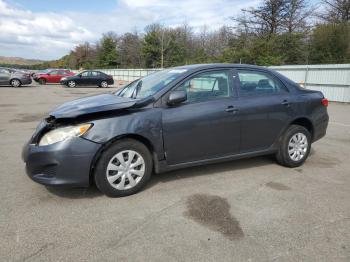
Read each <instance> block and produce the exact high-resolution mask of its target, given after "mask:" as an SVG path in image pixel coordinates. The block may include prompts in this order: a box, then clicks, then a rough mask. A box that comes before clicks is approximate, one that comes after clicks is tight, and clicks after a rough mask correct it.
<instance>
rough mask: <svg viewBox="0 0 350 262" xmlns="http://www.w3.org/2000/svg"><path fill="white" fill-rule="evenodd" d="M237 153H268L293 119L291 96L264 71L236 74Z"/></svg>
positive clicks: (239, 72)
mask: <svg viewBox="0 0 350 262" xmlns="http://www.w3.org/2000/svg"><path fill="white" fill-rule="evenodd" d="M237 75H238V80H239V81H238V82H239V102H238V105H237V106H238V107H239V114H240V118H241V147H240V152H241V153H245V152H252V151H259V150H264V149H268V148H269V147H270V146H271V145H272V144H273V143H274V142H275V140H276V139H277V138H278V136H279V134H280V132H281V131H282V129H283V128H284V127H285V125H286V123H288V122H289V121H290V120H291V118H292V115H293V113H292V112H293V110H292V107H291V105H292V104H293V101H292V96H291V95H290V93H289V90H288V88H287V87H286V86H284V84H283V83H282V82H281V81H280V80H279V79H277V78H276V77H275V76H273V75H271V74H270V73H268V72H266V71H259V70H237Z"/></svg>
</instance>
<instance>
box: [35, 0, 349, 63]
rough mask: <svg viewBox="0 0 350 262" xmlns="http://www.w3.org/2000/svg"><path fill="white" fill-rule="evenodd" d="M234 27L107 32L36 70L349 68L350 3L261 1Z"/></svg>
mask: <svg viewBox="0 0 350 262" xmlns="http://www.w3.org/2000/svg"><path fill="white" fill-rule="evenodd" d="M231 19H232V20H233V21H234V24H235V26H234V27H229V26H222V27H221V28H219V29H217V30H209V28H208V27H206V26H203V27H202V28H200V29H199V30H198V29H196V30H194V29H193V28H192V27H191V26H189V25H188V24H183V25H181V26H178V27H175V28H174V27H165V26H162V25H160V24H151V25H148V26H147V27H146V28H145V30H144V33H142V34H140V33H138V32H128V33H125V34H123V35H118V34H116V33H114V32H108V33H106V34H104V35H103V36H102V38H101V39H100V40H99V41H98V43H95V44H91V43H88V42H86V43H84V44H80V45H78V46H76V47H75V48H74V49H73V50H72V51H71V52H70V53H69V54H68V55H66V56H64V57H62V58H61V59H59V60H55V61H51V62H47V63H44V64H41V65H39V66H34V67H36V68H45V67H46V68H47V67H52V68H58V67H62V68H72V69H80V68H83V69H90V68H159V67H161V68H162V67H171V66H177V65H184V64H194V63H218V62H224V63H226V62H227V63H246V64H257V65H265V66H266V65H283V64H325V63H329V64H333V63H350V0H321V4H320V5H318V6H312V5H311V4H310V2H308V1H306V0H263V1H262V2H261V3H260V5H259V6H257V7H251V8H247V9H242V10H241V14H240V15H239V16H238V17H231Z"/></svg>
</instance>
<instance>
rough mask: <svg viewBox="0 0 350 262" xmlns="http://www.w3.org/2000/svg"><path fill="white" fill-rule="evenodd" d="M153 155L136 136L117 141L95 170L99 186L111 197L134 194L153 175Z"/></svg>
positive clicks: (106, 152) (103, 155)
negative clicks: (134, 138)
mask: <svg viewBox="0 0 350 262" xmlns="http://www.w3.org/2000/svg"><path fill="white" fill-rule="evenodd" d="M151 173H152V157H151V153H150V152H149V150H148V149H147V147H146V146H145V145H144V144H142V143H140V142H138V141H136V140H133V139H124V140H120V141H117V142H115V143H113V144H112V145H111V146H110V147H108V149H107V150H106V151H104V152H103V153H102V155H101V157H100V159H99V160H98V162H97V165H96V169H95V174H94V176H95V183H96V186H97V187H98V189H100V190H101V191H102V192H103V193H104V194H106V195H107V196H110V197H122V196H128V195H131V194H134V193H136V192H138V191H140V190H141V188H142V187H144V186H145V185H146V183H147V181H148V180H149V178H150V177H151Z"/></svg>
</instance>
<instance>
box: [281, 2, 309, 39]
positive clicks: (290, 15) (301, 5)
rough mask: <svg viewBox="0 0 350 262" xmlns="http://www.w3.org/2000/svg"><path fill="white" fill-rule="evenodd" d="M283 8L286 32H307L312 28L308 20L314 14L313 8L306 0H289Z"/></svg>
mask: <svg viewBox="0 0 350 262" xmlns="http://www.w3.org/2000/svg"><path fill="white" fill-rule="evenodd" d="M283 9H284V12H285V13H284V15H283V19H282V22H283V28H284V30H285V31H286V32H288V33H295V32H305V31H308V30H309V29H310V26H309V23H308V22H309V21H308V20H310V18H311V17H312V15H313V9H312V7H309V6H308V4H307V2H306V1H305V0H287V1H286V2H285V6H284V8H283Z"/></svg>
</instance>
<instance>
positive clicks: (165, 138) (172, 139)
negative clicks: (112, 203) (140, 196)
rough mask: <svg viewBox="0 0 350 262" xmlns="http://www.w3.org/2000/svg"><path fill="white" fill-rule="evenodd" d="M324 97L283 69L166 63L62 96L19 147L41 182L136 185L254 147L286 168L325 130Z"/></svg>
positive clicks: (123, 191)
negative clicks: (108, 88) (102, 90)
mask: <svg viewBox="0 0 350 262" xmlns="http://www.w3.org/2000/svg"><path fill="white" fill-rule="evenodd" d="M327 105H328V100H327V99H325V98H324V96H323V94H322V93H321V92H318V91H312V90H306V89H303V88H301V87H299V86H298V85H297V84H295V83H294V82H293V81H291V80H289V79H287V78H286V77H284V76H282V75H281V74H279V73H277V72H275V71H272V70H269V69H266V68H262V67H257V66H249V65H234V64H232V65H231V64H209V65H191V66H182V67H176V68H170V69H166V70H163V71H159V72H156V73H153V74H151V75H148V76H146V77H144V78H141V79H139V80H136V81H134V82H132V83H130V84H129V85H127V86H125V87H124V88H122V89H121V90H119V91H117V92H115V93H108V94H101V95H97V96H92V97H87V98H82V99H78V100H74V101H71V102H67V103H65V104H63V105H61V106H59V107H58V108H56V109H55V110H53V111H52V112H51V113H49V115H48V117H47V118H45V119H44V120H42V121H41V122H40V124H39V125H38V127H37V129H36V131H35V133H34V134H33V136H32V137H31V138H30V140H29V142H28V143H27V144H26V145H25V147H24V149H23V159H24V161H25V163H26V172H27V174H28V175H29V177H30V178H31V179H32V180H34V181H36V182H38V183H41V184H44V185H49V186H56V185H66V186H78V187H80V186H89V184H91V183H95V184H96V185H97V187H98V188H99V189H100V190H101V191H102V192H104V193H105V194H106V195H108V196H112V197H116V196H126V195H130V194H133V193H136V192H137V191H139V190H140V189H141V188H142V187H143V186H145V184H146V183H147V181H148V180H149V179H150V177H151V174H152V173H161V172H164V171H168V170H173V169H178V168H184V167H189V166H194V165H204V164H208V163H213V162H218V161H228V160H233V159H238V158H244V157H253V156H258V155H274V156H275V158H276V160H277V162H278V163H279V164H281V165H283V166H285V167H291V168H293V167H297V166H300V165H302V164H303V163H304V162H305V160H306V159H307V157H308V155H309V152H310V148H311V144H312V143H313V142H315V141H317V140H318V139H320V138H322V137H323V136H324V135H325V134H326V129H327V125H328V113H327Z"/></svg>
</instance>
